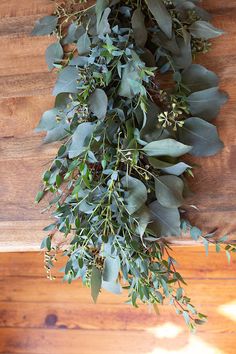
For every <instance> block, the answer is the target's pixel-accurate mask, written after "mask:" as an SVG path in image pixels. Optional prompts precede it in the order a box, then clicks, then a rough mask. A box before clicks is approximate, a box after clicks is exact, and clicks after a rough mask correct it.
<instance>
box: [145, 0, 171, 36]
mask: <svg viewBox="0 0 236 354" xmlns="http://www.w3.org/2000/svg"><path fill="white" fill-rule="evenodd" d="M146 3H147V6H148V8H149V10H150V11H151V13H152V14H153V16H154V18H155V20H156V21H157V23H158V25H159V27H160V29H161V30H162V31H163V32H164V33H165V35H166V36H167V37H168V38H171V37H172V18H171V16H170V14H169V12H168V11H167V9H166V7H165V5H164V4H163V1H162V0H146Z"/></svg>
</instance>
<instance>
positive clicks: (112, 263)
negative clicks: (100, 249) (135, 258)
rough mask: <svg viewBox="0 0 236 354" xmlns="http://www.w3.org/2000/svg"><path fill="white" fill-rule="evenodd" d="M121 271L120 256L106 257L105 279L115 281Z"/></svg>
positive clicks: (103, 276)
mask: <svg viewBox="0 0 236 354" xmlns="http://www.w3.org/2000/svg"><path fill="white" fill-rule="evenodd" d="M119 271H120V259H119V257H106V259H105V264H104V270H103V275H102V278H103V280H104V281H107V282H110V283H111V282H112V283H115V282H116V281H117V278H118V274H119Z"/></svg>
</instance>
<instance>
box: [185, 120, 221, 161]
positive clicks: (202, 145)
mask: <svg viewBox="0 0 236 354" xmlns="http://www.w3.org/2000/svg"><path fill="white" fill-rule="evenodd" d="M179 137H180V140H181V141H182V142H183V143H185V144H191V145H192V147H193V149H192V150H191V152H190V154H191V155H194V156H211V155H215V154H216V153H217V152H219V151H220V150H221V149H222V148H223V147H224V145H223V143H222V141H221V140H220V139H219V136H218V133H217V129H216V127H215V126H214V125H213V124H210V123H208V122H206V121H205V120H203V119H201V118H198V117H192V118H188V119H187V120H186V121H185V122H184V126H183V127H182V128H181V129H179Z"/></svg>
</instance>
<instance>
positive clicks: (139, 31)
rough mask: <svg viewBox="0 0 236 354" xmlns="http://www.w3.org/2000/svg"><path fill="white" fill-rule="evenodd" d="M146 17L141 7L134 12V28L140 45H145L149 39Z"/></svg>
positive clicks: (136, 40) (137, 42) (135, 36)
mask: <svg viewBox="0 0 236 354" xmlns="http://www.w3.org/2000/svg"><path fill="white" fill-rule="evenodd" d="M144 21H145V17H144V15H143V13H142V10H141V8H137V9H136V10H135V11H134V12H133V16H132V18H131V23H132V29H133V32H134V39H135V43H136V45H137V46H138V47H141V48H142V47H144V46H145V44H146V41H147V29H146V26H145V22H144Z"/></svg>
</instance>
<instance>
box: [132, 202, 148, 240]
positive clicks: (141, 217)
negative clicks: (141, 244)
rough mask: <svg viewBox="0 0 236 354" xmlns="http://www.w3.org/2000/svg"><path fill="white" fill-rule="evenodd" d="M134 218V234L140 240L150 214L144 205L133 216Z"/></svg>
mask: <svg viewBox="0 0 236 354" xmlns="http://www.w3.org/2000/svg"><path fill="white" fill-rule="evenodd" d="M134 218H135V220H136V221H137V227H136V232H137V233H138V234H139V236H140V237H141V238H142V237H143V235H144V233H145V230H146V228H147V226H148V224H149V222H150V212H149V209H148V208H147V207H146V205H143V206H142V207H141V208H140V209H139V210H138V211H137V212H136V213H135V214H134Z"/></svg>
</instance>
